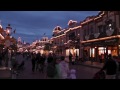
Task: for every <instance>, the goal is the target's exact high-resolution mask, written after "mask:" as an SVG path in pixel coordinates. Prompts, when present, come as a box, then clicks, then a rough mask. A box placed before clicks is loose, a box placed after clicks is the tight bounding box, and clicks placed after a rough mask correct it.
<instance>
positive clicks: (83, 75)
mask: <svg viewBox="0 0 120 90" xmlns="http://www.w3.org/2000/svg"><path fill="white" fill-rule="evenodd" d="M17 58H18V61H19V63H20V62H21V60H23V57H22V56H21V55H20V56H17ZM70 68H74V69H76V71H77V79H92V77H93V75H94V74H95V73H96V72H97V71H98V70H99V69H98V68H92V67H87V66H82V65H70ZM45 76H46V75H45V73H40V72H39V71H36V72H34V73H33V72H32V70H31V60H25V70H24V71H22V72H21V73H20V74H19V75H18V77H17V79H46V78H45Z"/></svg>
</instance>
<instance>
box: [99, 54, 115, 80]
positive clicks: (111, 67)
mask: <svg viewBox="0 0 120 90" xmlns="http://www.w3.org/2000/svg"><path fill="white" fill-rule="evenodd" d="M101 70H105V71H106V79H116V73H117V64H116V61H115V60H114V59H113V58H112V56H111V54H109V55H108V60H107V61H106V63H105V64H104V66H103V68H102V69H101Z"/></svg>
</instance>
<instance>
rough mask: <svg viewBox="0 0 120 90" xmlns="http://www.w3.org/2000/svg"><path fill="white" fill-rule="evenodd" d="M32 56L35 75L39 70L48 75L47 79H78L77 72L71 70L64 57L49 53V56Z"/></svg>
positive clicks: (38, 54)
mask: <svg viewBox="0 0 120 90" xmlns="http://www.w3.org/2000/svg"><path fill="white" fill-rule="evenodd" d="M31 56H32V57H31V62H32V72H33V73H34V72H35V71H37V70H39V72H41V73H46V78H47V79H68V78H69V79H72V78H74V79H76V71H75V70H74V69H73V70H69V62H67V61H66V60H65V57H64V56H57V55H55V54H54V53H49V55H48V56H46V55H45V54H40V53H37V54H36V53H32V55H31ZM45 67H46V69H45ZM73 74H74V75H73ZM73 76H74V77H73Z"/></svg>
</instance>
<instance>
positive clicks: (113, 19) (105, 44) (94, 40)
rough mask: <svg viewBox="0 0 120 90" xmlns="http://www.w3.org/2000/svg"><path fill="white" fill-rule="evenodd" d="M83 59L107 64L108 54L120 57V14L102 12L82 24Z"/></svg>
mask: <svg viewBox="0 0 120 90" xmlns="http://www.w3.org/2000/svg"><path fill="white" fill-rule="evenodd" d="M81 24H82V30H83V36H84V37H83V41H81V43H82V46H83V53H84V55H83V57H84V56H88V57H89V59H94V60H95V61H100V60H101V61H100V62H105V58H106V57H107V56H108V54H111V55H112V56H119V55H120V35H119V34H120V29H119V28H120V12H119V11H101V12H99V13H98V15H97V16H94V17H88V18H87V19H86V20H85V21H83V22H82V23H81Z"/></svg>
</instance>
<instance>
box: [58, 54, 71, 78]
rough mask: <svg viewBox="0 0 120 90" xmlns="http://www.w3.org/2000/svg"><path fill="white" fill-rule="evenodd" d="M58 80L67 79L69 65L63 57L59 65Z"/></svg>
mask: <svg viewBox="0 0 120 90" xmlns="http://www.w3.org/2000/svg"><path fill="white" fill-rule="evenodd" d="M59 69H60V79H67V77H68V73H69V63H68V62H67V61H66V60H65V57H64V56H61V58H60V63H59Z"/></svg>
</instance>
